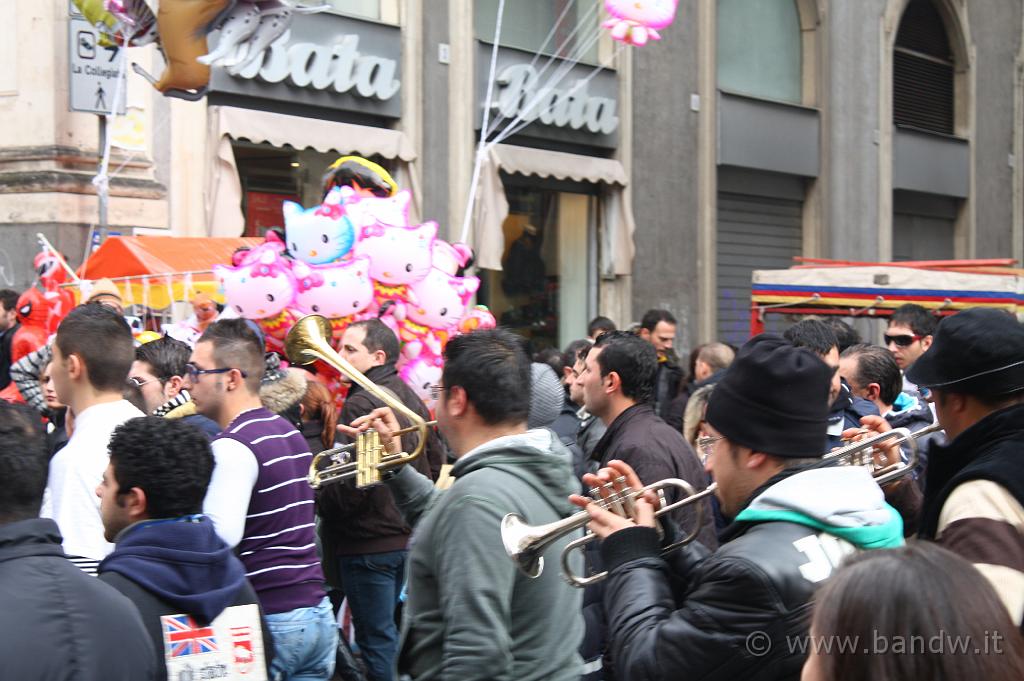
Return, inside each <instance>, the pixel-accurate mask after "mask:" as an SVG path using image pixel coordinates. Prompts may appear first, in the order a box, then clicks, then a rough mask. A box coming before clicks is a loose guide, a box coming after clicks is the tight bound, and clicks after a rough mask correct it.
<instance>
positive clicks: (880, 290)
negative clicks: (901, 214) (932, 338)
mask: <svg viewBox="0 0 1024 681" xmlns="http://www.w3.org/2000/svg"><path fill="white" fill-rule="evenodd" d="M1008 262H1009V261H1008ZM752 280H753V281H752V292H751V293H752V295H751V303H752V305H751V308H752V317H751V333H752V334H756V333H759V332H760V331H761V330H762V329H763V321H764V315H765V314H766V313H771V314H790V315H804V314H827V315H841V316H847V317H859V316H868V317H875V316H877V317H887V316H889V315H890V314H892V311H893V310H894V309H896V308H897V307H899V306H901V305H904V304H906V303H914V304H917V305H920V306H922V307H924V308H927V309H929V310H933V311H934V313H935V314H936V315H939V316H946V315H950V314H954V313H956V312H959V311H960V310H965V309H967V308H971V307H991V308H996V309H1001V310H1006V311H1007V312H1009V313H1010V314H1013V315H1016V316H1017V317H1018V318H1021V317H1022V316H1024V270H1022V269H1017V268H1014V267H1011V266H1008V265H1006V264H1002V263H996V262H995V261H981V260H973V261H972V260H958V261H931V262H915V263H854V264H846V263H842V262H832V261H826V260H818V261H815V262H813V264H811V263H809V264H806V265H798V266H796V267H793V268H790V269H788V270H755V271H754V273H753V277H752Z"/></svg>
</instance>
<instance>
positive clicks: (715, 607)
mask: <svg viewBox="0 0 1024 681" xmlns="http://www.w3.org/2000/svg"><path fill="white" fill-rule="evenodd" d="M831 377H832V372H831V370H830V369H829V367H828V366H827V365H826V364H825V363H824V362H822V360H821V359H819V358H818V357H817V356H815V354H814V353H813V352H811V351H810V350H807V349H806V348H795V347H793V346H792V345H791V344H789V343H788V342H786V341H785V340H783V339H782V338H780V337H778V336H775V335H771V334H764V335H761V336H757V337H756V338H754V339H752V340H751V341H749V342H748V343H747V344H746V345H745V346H744V347H743V348H742V349H741V350H740V352H739V354H738V355H737V358H736V360H735V361H734V362H733V364H732V365H731V366H730V367H729V369H728V370H727V371H726V373H725V376H724V377H723V378H722V380H721V381H720V382H719V383H718V385H717V386H716V388H715V391H714V392H713V393H712V395H711V399H710V402H709V404H708V410H707V422H708V430H709V432H710V435H709V436H708V437H706V438H702V441H701V443H700V449H701V454H702V455H703V456H704V457H705V469H706V470H707V472H708V473H710V474H712V475H713V476H714V478H715V482H716V483H717V484H718V487H717V489H716V492H715V494H716V496H717V497H718V500H719V502H720V504H721V508H722V511H723V513H724V514H725V515H726V516H727V517H728V518H729V519H730V520H731V521H732V522H731V524H730V525H729V526H728V527H727V528H726V529H725V530H724V531H723V533H722V534H721V535H720V539H721V542H722V544H721V546H720V548H719V549H718V550H717V551H715V552H714V553H711V552H709V551H708V550H707V549H706V548H705V547H704V546H702V545H700V544H699V543H698V542H693V543H691V544H689V545H687V546H685V547H683V548H680V549H677V550H674V551H672V552H670V553H668V554H666V555H661V546H662V544H663V543H665V542H668V541H669V540H670V539H672V538H671V537H670V536H668V535H670V534H671V533H670V532H668V531H666V533H665V534H666V537H665V538H662V537H661V536H660V535H659V532H658V531H657V530H656V529H655V528H656V521H655V517H654V508H655V507H654V505H653V503H657V502H656V500H655V499H653V496H652V495H648V497H645V498H641V499H639V500H638V501H637V503H636V506H637V513H636V515H635V517H634V519H627V518H624V517H621V516H619V515H616V514H614V513H611V512H609V511H607V510H604V509H602V508H600V507H599V506H598V505H596V504H594V503H590V500H588V499H585V498H583V497H574V498H573V499H572V500H573V502H574V503H576V504H577V505H578V506H582V507H585V508H586V509H587V510H588V512H589V513H590V515H591V519H592V522H591V523H590V528H591V529H592V530H593V531H594V532H595V533H596V534H597V535H598V536H600V537H601V538H602V539H604V541H603V542H602V545H601V555H602V558H603V561H604V564H605V567H606V568H608V570H609V577H608V579H607V580H606V583H605V593H604V605H605V611H606V614H607V617H608V638H609V641H610V652H611V658H612V660H613V662H614V668H615V674H616V676H617V677H618V678H623V679H630V680H631V681H648V680H654V679H677V678H687V679H722V680H723V681H724V680H726V679H748V680H768V679H797V678H799V676H800V669H801V666H802V664H803V660H804V657H805V655H806V654H805V652H802V651H801V650H800V648H799V646H794V645H793V642H794V641H797V640H799V639H800V637H806V636H807V614H808V608H809V602H810V599H811V597H812V595H813V593H814V591H815V589H816V588H817V586H818V584H820V583H821V582H822V581H823V580H825V579H827V578H828V577H829V576H830V575H831V574H832V571H833V569H834V568H835V567H836V566H837V565H838V564H839V563H840V561H841V560H842V558H843V556H844V555H846V554H849V553H851V552H854V551H856V550H859V549H873V548H888V547H893V546H899V545H901V544H902V543H903V532H902V530H903V525H902V522H901V521H900V518H899V515H898V514H897V513H896V511H895V510H894V509H892V508H891V507H889V506H888V505H887V504H886V503H885V501H884V499H883V497H882V492H881V490H880V489H879V488H878V486H877V485H876V484H875V482H874V480H873V479H872V478H871V475H870V473H869V472H868V471H867V470H865V469H864V468H861V467H849V466H846V467H821V466H815V464H816V463H818V462H819V461H820V459H821V456H822V454H823V452H822V442H823V441H824V437H825V428H826V419H827V415H828V393H829V386H830V383H831ZM619 476H625V477H626V479H627V481H628V484H629V485H630V486H632V487H638V486H639V485H640V482H639V480H638V479H637V477H636V475H635V474H634V473H633V471H632V469H631V468H629V466H627V465H625V464H624V463H622V462H620V461H612V462H611V463H610V464H609V467H608V468H605V469H603V470H602V471H601V472H600V473H599V474H598V475H596V476H587V477H588V480H587V482H588V483H589V484H591V485H592V486H596V485H600V484H602V483H607V482H610V481H612V480H615V479H616V478H618V477H619ZM664 529H665V530H668V529H669V528H664ZM671 603H674V604H675V608H674V609H673V608H671V607H666V606H667V605H668V604H671Z"/></svg>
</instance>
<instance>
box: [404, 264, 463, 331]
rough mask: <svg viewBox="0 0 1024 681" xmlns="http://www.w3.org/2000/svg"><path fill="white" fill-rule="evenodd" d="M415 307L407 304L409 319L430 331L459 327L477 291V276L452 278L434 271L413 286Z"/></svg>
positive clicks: (436, 270) (439, 271)
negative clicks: (428, 328)
mask: <svg viewBox="0 0 1024 681" xmlns="http://www.w3.org/2000/svg"><path fill="white" fill-rule="evenodd" d="M410 288H411V289H412V292H413V295H414V296H415V299H416V300H417V301H418V303H417V304H413V305H409V307H408V308H407V310H406V314H407V316H408V318H409V319H411V320H412V321H414V322H416V323H417V324H422V325H424V326H429V327H430V328H432V329H448V328H450V327H453V326H458V324H459V321H461V320H462V316H463V315H464V314H465V313H466V306H467V305H469V301H470V300H471V299H472V298H473V294H474V293H476V290H477V289H478V288H480V280H479V279H477V278H476V277H453V276H451V275H450V274H446V273H445V272H442V271H441V270H439V269H437V268H431V270H430V272H429V273H428V274H427V276H425V277H424V278H423V279H422V280H420V281H418V282H416V283H415V284H413V285H412V286H410Z"/></svg>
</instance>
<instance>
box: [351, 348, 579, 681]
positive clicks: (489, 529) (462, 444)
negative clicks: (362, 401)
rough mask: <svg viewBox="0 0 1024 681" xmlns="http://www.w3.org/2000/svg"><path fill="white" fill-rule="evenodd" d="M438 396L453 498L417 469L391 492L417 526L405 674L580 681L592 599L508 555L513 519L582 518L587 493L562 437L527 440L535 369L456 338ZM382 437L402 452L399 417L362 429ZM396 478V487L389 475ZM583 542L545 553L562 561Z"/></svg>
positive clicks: (386, 416) (370, 420)
mask: <svg viewBox="0 0 1024 681" xmlns="http://www.w3.org/2000/svg"><path fill="white" fill-rule="evenodd" d="M434 390H435V392H436V394H437V421H438V428H439V429H440V431H441V433H442V435H444V436H445V438H446V440H447V441H448V444H449V447H450V449H451V452H452V454H453V455H454V456H455V457H456V459H457V461H456V463H455V465H454V467H453V468H452V472H451V474H452V477H454V478H455V482H454V483H453V484H452V486H451V488H450V489H448V490H447V491H439V490H438V489H436V488H435V487H434V485H433V483H432V482H431V480H430V479H429V478H428V477H426V476H424V475H422V474H421V473H419V472H417V471H416V470H415V469H414V468H413V467H412V466H402V467H401V468H400V469H399V470H398V471H397V472H393V474H391V473H388V474H385V484H387V485H388V487H389V488H390V489H391V492H392V494H393V495H394V498H395V502H396V504H397V505H398V508H399V510H401V512H402V514H403V516H404V517H405V519H406V522H408V523H409V525H410V526H412V527H413V539H412V545H411V547H410V551H409V557H408V561H407V564H408V573H407V575H408V577H407V579H408V582H407V583H408V593H409V599H408V601H407V603H406V606H405V610H404V612H403V624H402V635H401V642H400V645H399V658H398V668H399V671H401V672H403V673H405V674H409V675H410V676H411V677H412V678H413V679H415V681H426V680H430V679H459V681H473V680H476V679H479V680H482V679H492V680H495V681H513V680H515V681H530V680H536V681H540V680H541V679H543V680H545V681H552V680H553V681H575V680H576V679H578V678H579V675H580V672H581V664H580V659H579V656H578V654H577V652H576V650H577V647H578V646H579V642H580V640H581V638H582V635H583V622H582V617H581V615H580V606H581V600H580V598H581V595H582V594H581V592H580V591H578V590H576V589H573V588H572V587H570V586H569V585H568V584H566V583H565V582H564V581H562V579H561V577H560V576H559V574H558V571H557V570H547V571H545V572H544V574H542V575H541V576H540V578H538V579H535V580H531V579H529V578H528V577H526V576H524V575H522V574H520V573H519V572H518V571H517V569H516V567H515V565H514V564H513V563H512V562H511V561H509V560H508V558H506V557H505V550H504V548H503V545H502V540H501V533H500V525H501V522H502V518H504V516H505V515H506V514H509V513H518V514H522V515H524V516H526V517H529V518H531V519H535V520H536V521H538V522H549V521H555V520H559V519H561V518H562V517H565V516H568V515H569V514H570V513H571V512H572V510H573V509H572V505H571V504H569V503H568V502H567V501H566V497H567V496H568V495H569V494H571V493H572V492H573V491H574V490H576V489H578V487H579V483H578V481H577V480H576V479H575V478H574V475H573V471H572V456H571V454H570V453H569V451H568V450H567V449H566V448H565V447H564V446H563V445H562V444H561V443H560V442H559V441H558V438H557V436H555V435H554V433H552V432H551V431H549V430H547V429H544V428H540V429H535V430H527V427H526V420H527V413H528V411H529V406H530V360H529V358H528V357H527V355H526V353H525V351H524V350H523V348H522V342H521V340H520V339H519V338H517V337H516V336H514V335H512V334H510V333H509V332H507V331H503V330H490V331H477V332H474V333H469V334H464V335H461V336H456V337H454V338H452V339H451V340H449V341H448V345H447V346H446V348H445V364H444V370H443V373H442V376H441V383H440V384H439V385H437V386H434ZM353 426H354V428H353V429H351V432H352V434H355V433H356V432H357V431H358V430H359V429H363V430H365V429H366V428H368V427H372V428H374V429H375V430H377V431H378V432H379V435H380V437H381V440H382V441H383V442H384V443H385V445H386V446H387V447H388V451H389V452H390V453H392V454H395V453H397V452H398V449H399V446H400V443H399V439H398V438H392V437H391V433H393V432H395V431H396V430H397V429H398V428H399V423H398V421H397V420H396V419H395V416H394V414H393V413H392V411H391V410H390V409H389V408H387V407H384V408H380V409H376V410H374V411H373V412H371V413H370V414H368V415H367V416H365V417H363V418H360V419H357V420H356V421H354V422H353ZM389 475H390V477H388V476H389ZM572 538H573V537H572V536H569V535H567V536H565V537H563V538H562V540H561V541H559V542H556V543H554V544H552V546H551V547H550V548H549V549H548V551H547V552H545V555H546V556H547V557H548V559H549V560H554V561H556V564H557V559H558V554H559V552H560V551H561V550H562V548H563V547H564V546H565V545H566V543H568V541H569V540H570V539H572Z"/></svg>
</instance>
